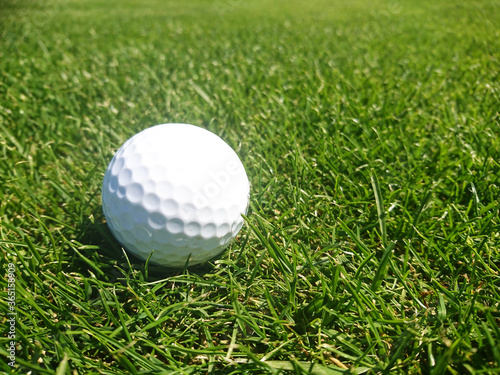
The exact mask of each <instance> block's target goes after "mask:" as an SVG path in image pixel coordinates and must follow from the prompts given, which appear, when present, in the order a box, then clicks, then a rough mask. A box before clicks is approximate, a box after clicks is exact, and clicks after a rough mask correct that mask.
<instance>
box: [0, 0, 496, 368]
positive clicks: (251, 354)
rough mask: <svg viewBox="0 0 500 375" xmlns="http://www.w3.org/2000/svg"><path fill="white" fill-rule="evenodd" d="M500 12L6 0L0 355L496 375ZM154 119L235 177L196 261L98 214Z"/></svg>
mask: <svg viewBox="0 0 500 375" xmlns="http://www.w3.org/2000/svg"><path fill="white" fill-rule="evenodd" d="M302 3H304V4H302ZM499 24H500V2H499V1H497V0H495V1H493V0H490V1H488V0H483V1H480V0H471V1H467V2H454V1H444V0H432V1H430V0H423V1H419V2H412V1H409V0H393V1H389V0H388V1H382V0H375V1H368V0H356V1H349V2H348V1H340V0H332V1H309V2H307V5H305V2H300V1H274V2H267V1H263V0H258V1H254V2H247V1H239V0H215V1H208V0H206V1H202V0H197V1H191V2H189V5H179V2H176V1H159V0H147V1H131V0H128V1H120V2H118V1H108V2H101V1H96V0H93V1H90V0H89V1H75V0H72V1H47V2H35V1H20V0H17V1H14V0H7V1H2V2H0V153H1V156H0V248H1V250H2V251H1V254H0V256H1V258H0V264H1V268H2V279H1V281H0V284H1V288H2V298H1V301H0V312H1V317H0V320H1V321H2V334H1V336H0V342H1V345H0V355H1V356H2V361H0V371H1V372H2V373H19V374H21V373H30V374H54V373H56V374H58V375H60V374H123V373H130V374H139V373H141V374H153V373H154V374H161V373H165V374H167V373H176V374H198V373H200V374H205V373H210V374H243V373H248V374H270V373H295V374H302V373H304V374H306V373H309V374H318V375H319V374H321V375H339V374H348V373H352V374H363V373H364V374H384V373H385V374H388V373H391V374H421V373H424V374H428V373H430V374H488V373H490V374H493V373H498V371H500V347H499V344H498V343H499V342H500V329H499V324H500V313H499V311H498V310H499V304H500V274H499V273H500V249H499V248H500V217H499V200H500V164H499V163H500V151H499V150H500V135H499V134H500V116H499V111H498V108H500V83H499V82H500V79H499V66H500V61H499V58H500V32H499V29H498V25H499ZM164 122H187V123H193V124H197V125H201V126H203V127H206V128H208V129H210V130H212V131H214V132H215V133H217V134H219V135H220V136H222V137H223V138H224V139H225V140H226V141H227V142H228V143H230V144H231V145H232V146H233V147H234V148H235V149H236V150H237V151H238V153H239V155H240V156H241V158H242V160H243V162H244V164H245V166H246V168H247V172H248V175H249V177H250V179H251V182H252V192H251V212H250V213H249V215H248V220H247V223H246V225H245V226H244V228H243V230H242V232H241V234H240V236H239V237H238V239H237V240H236V241H235V242H234V243H233V244H232V245H231V247H230V248H229V249H228V251H226V252H225V253H224V254H223V256H222V257H221V258H220V259H219V260H216V261H214V262H212V263H210V264H208V265H206V266H204V267H201V268H196V269H188V270H183V271H177V272H172V271H167V270H163V269H159V268H149V269H145V268H144V265H143V263H141V262H139V261H137V260H135V259H133V258H130V259H127V258H126V257H125V255H124V253H123V252H122V249H121V248H120V246H119V244H118V243H117V242H116V241H114V240H113V238H112V236H111V234H110V232H109V231H108V229H107V226H106V223H105V222H104V219H103V215H102V212H101V201H100V185H101V181H102V177H103V174H104V171H105V169H106V166H107V163H108V162H109V161H110V159H111V157H112V155H113V152H114V151H115V150H116V149H117V148H118V147H119V146H120V145H121V143H122V142H124V141H125V140H126V139H127V138H128V137H130V136H131V135H133V134H134V133H136V132H138V131H139V130H142V129H144V128H146V127H149V126H151V125H154V124H158V123H164ZM8 264H12V265H13V267H14V268H12V266H10V268H9V266H8ZM9 271H12V272H10V274H9ZM9 275H10V276H12V277H14V276H15V279H16V284H15V285H16V287H15V294H16V300H15V303H16V304H15V308H14V306H13V304H9V294H8V291H9V277H8V276H9ZM11 289H12V288H11ZM11 291H12V290H11ZM11 294H12V293H11ZM9 307H13V310H12V311H14V312H16V313H17V316H15V317H16V319H15V338H13V339H9V337H8V336H9V328H10V322H9V321H8V319H9V318H11V317H12V315H8V313H10V312H12V311H11V310H9ZM11 341H14V342H15V350H14V351H15V354H16V366H17V367H16V369H14V370H13V369H12V368H11V367H10V366H9V364H8V363H9V362H10V360H9V359H8V355H9V345H10V342H11Z"/></svg>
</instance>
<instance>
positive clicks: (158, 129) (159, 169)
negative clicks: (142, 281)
mask: <svg viewBox="0 0 500 375" xmlns="http://www.w3.org/2000/svg"><path fill="white" fill-rule="evenodd" d="M249 193H250V184H249V181H248V177H247V174H246V172H245V168H244V167H243V164H242V163H241V161H240V159H239V158H238V155H236V153H235V152H234V151H233V149H232V148H231V147H230V146H229V145H228V144H227V143H225V142H224V141H223V140H222V139H221V138H219V137H218V136H217V135H215V134H213V133H211V132H210V131H208V130H205V129H203V128H200V127H197V126H193V125H187V124H163V125H157V126H153V127H151V128H148V129H146V130H144V131H142V132H140V133H138V134H136V135H135V136H133V137H132V138H130V139H129V140H128V141H126V142H125V143H124V144H123V145H122V146H121V147H120V149H119V150H118V151H117V152H116V154H115V156H114V157H113V159H112V160H111V162H110V163H109V166H108V169H107V170H106V173H105V175H104V181H103V186H102V207H103V211H104V215H105V217H106V220H107V223H108V226H109V228H110V229H111V232H112V233H113V235H114V236H115V237H116V239H117V240H118V241H119V242H120V243H121V244H122V245H123V247H124V248H125V249H126V250H128V251H129V252H131V253H132V254H134V255H136V256H137V257H138V258H141V259H143V260H145V259H147V258H148V257H149V256H150V255H151V254H152V255H151V258H150V261H151V262H152V263H155V264H158V265H163V266H168V267H182V266H184V265H185V264H186V262H188V264H189V265H195V264H199V263H203V262H205V261H207V260H209V259H211V258H213V257H215V256H216V255H218V254H220V253H221V252H222V250H223V249H224V248H225V247H226V246H227V245H228V244H229V243H230V241H231V240H232V239H233V238H234V237H236V235H237V234H238V232H239V231H240V229H241V227H242V225H243V217H242V216H241V214H245V213H246V211H247V208H248V200H249Z"/></svg>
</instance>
